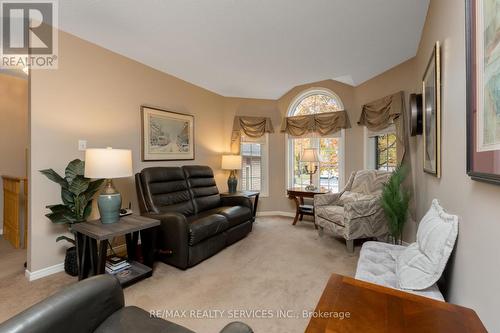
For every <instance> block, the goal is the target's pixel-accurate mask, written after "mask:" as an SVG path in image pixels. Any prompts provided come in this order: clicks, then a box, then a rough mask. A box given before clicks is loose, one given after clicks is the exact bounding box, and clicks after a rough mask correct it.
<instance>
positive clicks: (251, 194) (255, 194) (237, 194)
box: [220, 191, 260, 219]
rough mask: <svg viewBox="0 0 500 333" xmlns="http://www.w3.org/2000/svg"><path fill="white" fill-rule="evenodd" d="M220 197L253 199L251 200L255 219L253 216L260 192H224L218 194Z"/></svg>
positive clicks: (255, 212) (255, 213)
mask: <svg viewBox="0 0 500 333" xmlns="http://www.w3.org/2000/svg"><path fill="white" fill-rule="evenodd" d="M220 195H221V197H232V196H234V197H248V198H252V197H253V198H254V199H253V218H254V219H255V216H256V215H257V205H258V204H259V195H260V192H257V191H237V192H233V193H229V192H224V193H221V194H220Z"/></svg>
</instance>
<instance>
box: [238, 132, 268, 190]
mask: <svg viewBox="0 0 500 333" xmlns="http://www.w3.org/2000/svg"><path fill="white" fill-rule="evenodd" d="M268 141H269V136H268V134H267V133H266V134H265V135H263V136H261V137H260V138H250V137H248V136H242V137H241V148H240V154H241V172H240V188H241V190H242V191H259V192H261V195H262V196H267V195H268V187H269V186H268V184H269V181H268V150H269V147H268V146H269V143H268Z"/></svg>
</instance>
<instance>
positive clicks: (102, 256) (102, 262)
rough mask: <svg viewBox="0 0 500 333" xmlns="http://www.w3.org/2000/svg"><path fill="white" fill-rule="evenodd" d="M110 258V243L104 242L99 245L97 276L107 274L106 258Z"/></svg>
mask: <svg viewBox="0 0 500 333" xmlns="http://www.w3.org/2000/svg"><path fill="white" fill-rule="evenodd" d="M107 256H108V241H107V240H103V241H101V242H100V243H99V257H98V259H97V274H104V273H106V258H107Z"/></svg>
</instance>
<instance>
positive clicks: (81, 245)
mask: <svg viewBox="0 0 500 333" xmlns="http://www.w3.org/2000/svg"><path fill="white" fill-rule="evenodd" d="M76 246H77V256H78V258H77V260H78V280H83V279H85V278H87V277H88V274H87V237H86V236H85V235H82V234H81V233H78V232H77V233H76Z"/></svg>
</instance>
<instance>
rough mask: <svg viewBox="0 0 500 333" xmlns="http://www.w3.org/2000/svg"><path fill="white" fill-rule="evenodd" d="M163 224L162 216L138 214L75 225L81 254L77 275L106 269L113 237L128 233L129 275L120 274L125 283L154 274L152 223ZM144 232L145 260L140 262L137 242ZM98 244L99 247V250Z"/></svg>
mask: <svg viewBox="0 0 500 333" xmlns="http://www.w3.org/2000/svg"><path fill="white" fill-rule="evenodd" d="M158 225H160V221H159V220H155V219H151V218H147V217H144V216H138V215H129V216H124V217H121V218H120V221H118V222H117V223H112V224H102V223H101V220H93V221H87V222H82V223H77V224H75V225H74V226H73V230H74V231H75V234H76V249H77V258H78V279H79V280H83V279H85V278H87V277H89V276H92V275H99V274H104V273H105V268H106V258H107V254H108V242H109V241H111V240H112V239H113V238H115V237H118V236H123V235H125V240H126V243H127V257H128V258H127V259H128V262H129V263H130V265H131V266H132V267H131V268H130V271H131V273H130V275H129V276H127V277H123V278H122V277H119V276H117V278H118V280H120V284H121V285H122V287H126V286H129V285H131V284H133V283H135V282H137V281H139V280H142V279H144V278H147V277H150V276H151V275H152V274H153V270H152V267H153V261H154V249H153V245H152V244H153V242H152V240H153V229H152V228H153V227H156V226H158ZM139 233H140V236H141V243H142V244H141V245H142V255H143V258H144V264H141V263H140V262H138V261H137V260H138V256H137V253H136V248H137V243H138V240H139ZM98 245H99V250H98Z"/></svg>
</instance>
